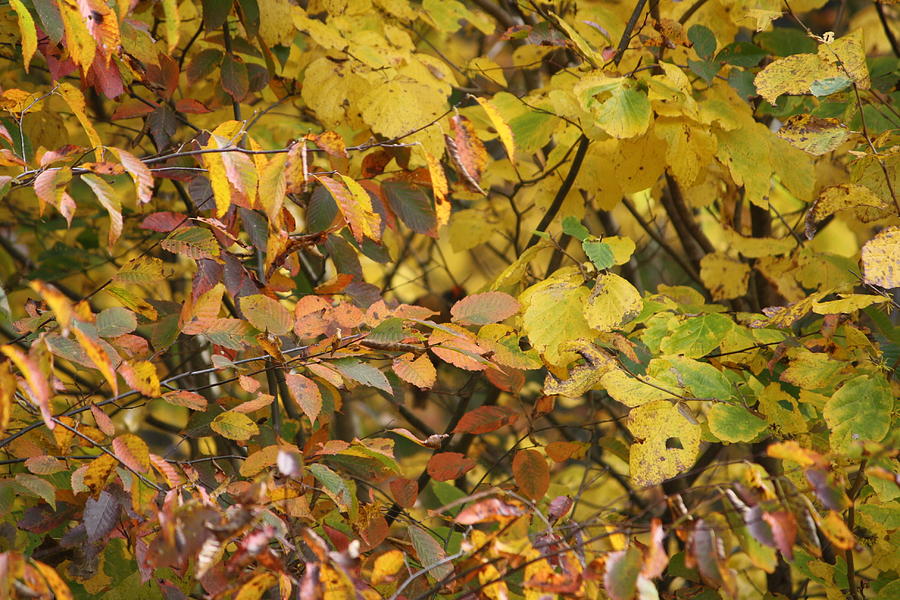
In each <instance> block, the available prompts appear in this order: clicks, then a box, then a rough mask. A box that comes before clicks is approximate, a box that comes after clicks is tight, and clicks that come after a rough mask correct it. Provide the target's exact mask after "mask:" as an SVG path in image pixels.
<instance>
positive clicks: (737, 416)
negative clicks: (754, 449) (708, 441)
mask: <svg viewBox="0 0 900 600" xmlns="http://www.w3.org/2000/svg"><path fill="white" fill-rule="evenodd" d="M706 418H707V420H708V424H709V430H710V432H711V433H712V434H713V435H714V436H716V437H717V438H719V439H720V440H722V441H723V442H751V441H753V440H754V439H755V438H756V436H758V435H759V434H760V433H761V432H763V431H764V430H765V429H766V427H767V426H768V423H766V420H765V419H760V418H759V417H757V416H756V415H754V414H753V413H751V412H750V411H748V410H747V409H746V408H744V407H742V406H736V405H734V404H724V403H717V404H714V405H713V407H712V408H711V409H709V412H708V413H707V415H706Z"/></svg>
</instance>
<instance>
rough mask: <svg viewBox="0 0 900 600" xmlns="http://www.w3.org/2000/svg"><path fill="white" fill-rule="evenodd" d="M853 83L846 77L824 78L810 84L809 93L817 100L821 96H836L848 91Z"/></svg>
mask: <svg viewBox="0 0 900 600" xmlns="http://www.w3.org/2000/svg"><path fill="white" fill-rule="evenodd" d="M851 83H852V82H851V81H850V79H848V78H847V77H846V76H845V75H837V76H834V77H824V78H822V79H816V80H815V81H813V82H812V83H811V84H809V91H810V93H811V94H812V95H813V96H816V97H817V98H818V97H821V96H830V95H831V94H836V93H838V92H840V91H841V90H845V89H847V88H848V87H850V84H851Z"/></svg>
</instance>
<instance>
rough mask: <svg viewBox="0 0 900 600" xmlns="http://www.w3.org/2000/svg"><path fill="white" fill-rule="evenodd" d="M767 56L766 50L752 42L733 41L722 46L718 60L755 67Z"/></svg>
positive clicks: (737, 65)
mask: <svg viewBox="0 0 900 600" xmlns="http://www.w3.org/2000/svg"><path fill="white" fill-rule="evenodd" d="M765 56H766V51H765V50H763V49H762V48H760V47H759V46H757V45H756V44H751V43H750V42H732V43H731V44H728V45H727V46H725V47H724V48H722V49H721V50H720V51H719V53H718V54H717V55H716V60H717V61H719V62H723V63H726V64H729V65H734V66H736V67H755V66H756V65H758V64H759V61H761V60H762V59H763V58H765Z"/></svg>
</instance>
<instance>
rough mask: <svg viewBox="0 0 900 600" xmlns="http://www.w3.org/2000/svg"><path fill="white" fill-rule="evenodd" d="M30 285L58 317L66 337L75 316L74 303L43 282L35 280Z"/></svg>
mask: <svg viewBox="0 0 900 600" xmlns="http://www.w3.org/2000/svg"><path fill="white" fill-rule="evenodd" d="M29 285H30V286H31V289H33V290H34V291H35V292H37V293H38V294H39V295H40V297H41V300H43V301H44V302H46V303H47V306H49V307H50V309H51V310H52V311H53V314H54V315H56V320H57V322H58V323H59V326H60V328H61V329H62V331H63V334H64V335H65V334H66V333H67V332H68V331H69V325H71V323H72V318H73V317H74V316H75V311H74V308H73V307H72V303H71V302H70V301H69V299H68V298H66V297H65V296H64V295H63V293H62V292H60V291H59V290H58V289H56V288H55V287H53V286H51V285H48V284H46V283H44V282H43V281H38V280H34V281H32V282H31V283H30V284H29Z"/></svg>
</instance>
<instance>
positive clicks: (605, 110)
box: [597, 85, 651, 138]
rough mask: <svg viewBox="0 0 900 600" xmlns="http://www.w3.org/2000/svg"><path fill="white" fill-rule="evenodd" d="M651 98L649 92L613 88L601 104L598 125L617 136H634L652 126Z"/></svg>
mask: <svg viewBox="0 0 900 600" xmlns="http://www.w3.org/2000/svg"><path fill="white" fill-rule="evenodd" d="M650 117H651V110H650V100H649V99H648V98H647V94H645V93H644V92H640V91H638V90H633V89H630V88H626V87H625V86H624V85H623V86H619V87H617V88H616V89H614V90H613V92H612V96H610V98H609V99H608V100H606V101H605V102H603V103H602V104H601V105H600V109H599V111H598V112H597V125H599V126H600V127H602V128H603V130H604V131H606V133H608V134H609V135H611V136H613V137H616V138H632V137H636V136H639V135H641V134H642V133H644V132H645V131H647V128H648V127H650Z"/></svg>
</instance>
